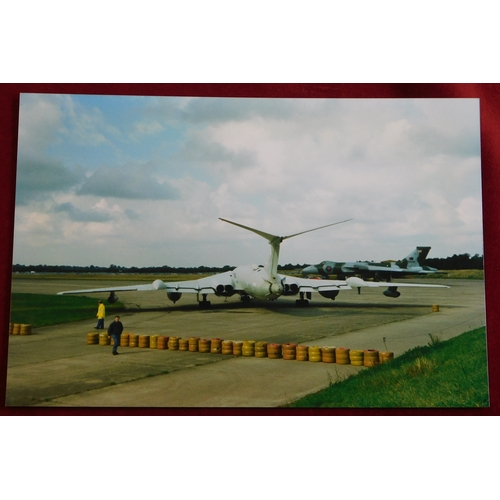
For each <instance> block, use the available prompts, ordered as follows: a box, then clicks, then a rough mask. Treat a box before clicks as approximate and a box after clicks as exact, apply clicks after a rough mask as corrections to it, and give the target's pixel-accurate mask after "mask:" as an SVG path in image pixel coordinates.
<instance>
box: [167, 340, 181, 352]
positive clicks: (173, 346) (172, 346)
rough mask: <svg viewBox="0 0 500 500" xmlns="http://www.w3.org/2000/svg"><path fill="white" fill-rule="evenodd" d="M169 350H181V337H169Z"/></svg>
mask: <svg viewBox="0 0 500 500" xmlns="http://www.w3.org/2000/svg"><path fill="white" fill-rule="evenodd" d="M168 349H169V351H178V350H179V337H169V339H168Z"/></svg>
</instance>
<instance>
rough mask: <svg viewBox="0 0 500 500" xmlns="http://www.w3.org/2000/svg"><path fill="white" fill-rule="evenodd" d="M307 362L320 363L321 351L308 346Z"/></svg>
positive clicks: (315, 347)
mask: <svg viewBox="0 0 500 500" xmlns="http://www.w3.org/2000/svg"><path fill="white" fill-rule="evenodd" d="M307 355H308V358H309V361H313V362H314V363H317V362H319V361H321V350H320V348H319V347H318V346H317V345H313V346H309V348H308V350H307Z"/></svg>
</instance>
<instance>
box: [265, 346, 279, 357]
mask: <svg viewBox="0 0 500 500" xmlns="http://www.w3.org/2000/svg"><path fill="white" fill-rule="evenodd" d="M267 357H268V358H270V359H280V358H281V344H274V343H273V344H267Z"/></svg>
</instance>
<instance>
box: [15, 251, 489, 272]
mask: <svg viewBox="0 0 500 500" xmlns="http://www.w3.org/2000/svg"><path fill="white" fill-rule="evenodd" d="M309 265H310V264H285V265H278V269H279V270H281V271H295V270H300V269H303V268H304V267H307V266H309ZM425 265H427V266H431V267H436V268H437V269H440V270H441V269H442V270H450V269H483V256H482V255H479V254H475V255H473V256H472V257H471V256H470V254H468V253H464V254H460V255H457V254H454V255H452V256H451V257H446V258H433V259H426V261H425ZM234 267H235V266H228V265H226V266H224V267H210V266H198V267H171V266H149V267H124V266H117V265H115V264H111V265H109V266H108V267H102V266H68V265H47V264H38V265H24V264H14V265H13V266H12V271H13V272H14V273H32V272H34V273H63V274H65V273H91V274H95V273H114V274H116V273H122V274H200V273H202V274H209V273H223V272H226V271H231V270H232V269H234Z"/></svg>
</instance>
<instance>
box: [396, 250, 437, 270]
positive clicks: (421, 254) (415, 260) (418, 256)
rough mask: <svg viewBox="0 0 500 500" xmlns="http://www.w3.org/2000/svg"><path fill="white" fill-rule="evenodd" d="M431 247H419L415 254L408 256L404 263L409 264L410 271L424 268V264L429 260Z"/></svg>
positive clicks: (414, 251)
mask: <svg viewBox="0 0 500 500" xmlns="http://www.w3.org/2000/svg"><path fill="white" fill-rule="evenodd" d="M430 249H431V247H417V248H415V250H413V252H411V253H410V254H408V255H407V256H406V257H405V258H404V259H403V262H407V265H406V266H405V267H407V268H408V269H410V268H412V267H422V266H423V264H424V261H425V259H426V258H427V255H428V254H429V251H430Z"/></svg>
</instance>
